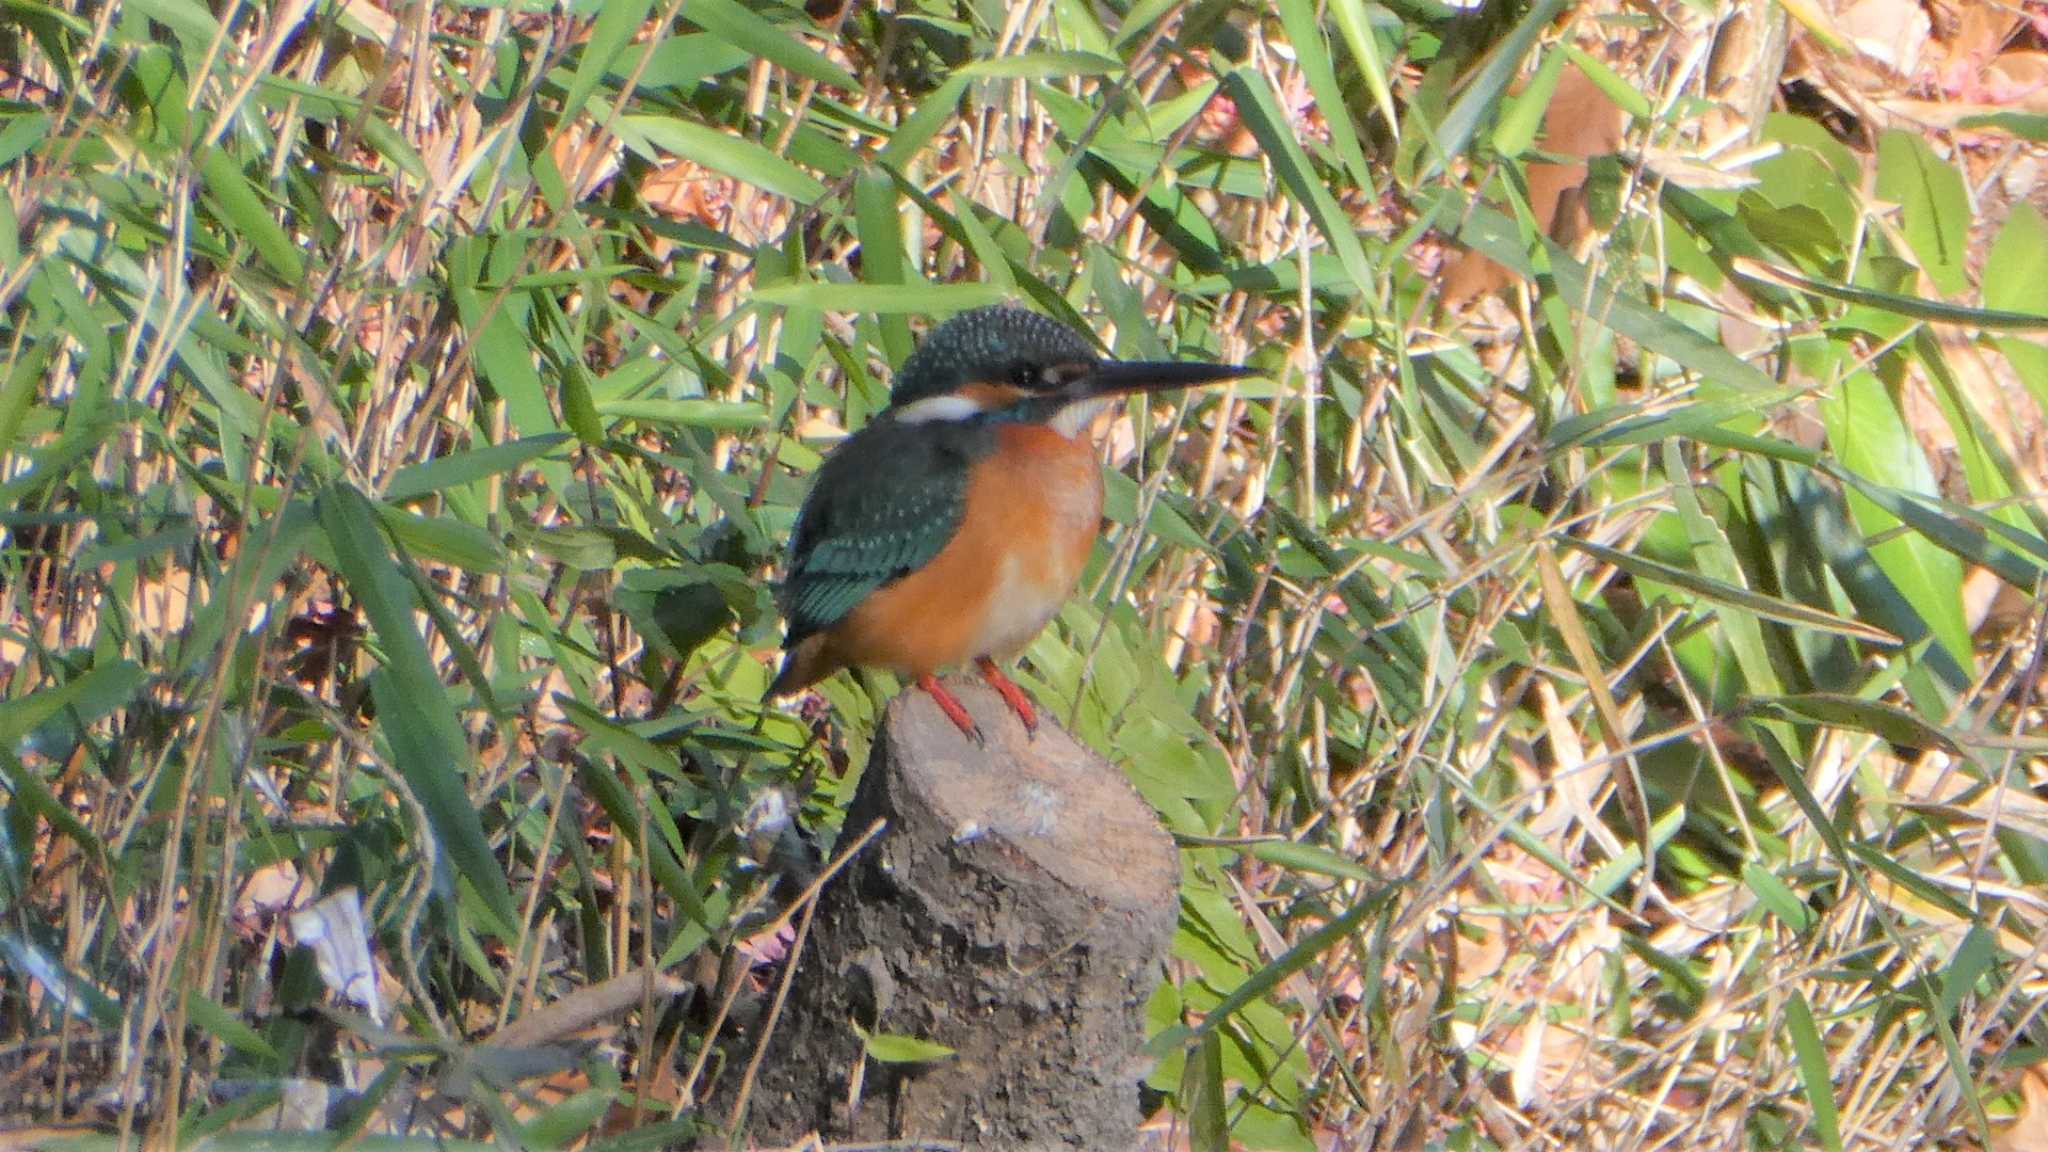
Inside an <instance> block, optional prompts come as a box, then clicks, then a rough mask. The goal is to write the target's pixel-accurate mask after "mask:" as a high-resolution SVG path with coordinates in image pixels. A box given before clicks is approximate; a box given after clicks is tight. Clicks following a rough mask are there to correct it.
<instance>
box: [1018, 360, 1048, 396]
mask: <svg viewBox="0 0 2048 1152" xmlns="http://www.w3.org/2000/svg"><path fill="white" fill-rule="evenodd" d="M1044 375H1045V374H1044V373H1043V372H1041V371H1040V370H1039V369H1038V368H1036V367H1035V366H1033V365H1032V364H1031V363H1030V362H1028V361H1026V362H1023V363H1020V364H1018V365H1017V366H1016V367H1014V368H1011V369H1010V382H1011V383H1013V384H1015V385H1016V386H1017V387H1019V388H1029V389H1031V390H1032V391H1037V390H1038V389H1040V388H1043V387H1045V379H1044Z"/></svg>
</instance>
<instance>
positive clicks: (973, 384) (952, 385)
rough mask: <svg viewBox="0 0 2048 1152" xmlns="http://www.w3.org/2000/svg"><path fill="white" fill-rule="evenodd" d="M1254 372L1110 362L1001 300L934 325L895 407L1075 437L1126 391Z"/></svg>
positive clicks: (1070, 333)
mask: <svg viewBox="0 0 2048 1152" xmlns="http://www.w3.org/2000/svg"><path fill="white" fill-rule="evenodd" d="M1249 375H1251V370H1250V369H1247V368H1242V367H1239V366H1237V365H1234V364H1205V363H1200V362H1182V361H1140V360H1111V359H1106V358H1104V357H1101V356H1098V355H1097V354H1096V352H1095V348H1094V346H1093V345H1091V344H1090V343H1089V342H1088V341H1087V339H1085V338H1084V337H1083V336H1082V335H1081V334H1080V333H1078V332H1076V331H1074V330H1073V329H1071V328H1069V327H1067V326H1066V325H1064V324H1061V323H1060V322H1059V321H1057V320H1053V319H1051V318H1049V317H1046V316H1041V315H1039V314H1038V313H1036V312H1031V311H1027V310H1025V309H1023V308H1019V307H1016V306H1015V305H1011V304H996V305H992V306H990V307H987V308H976V309H974V310H973V311H971V312H962V313H960V314H959V315H957V316H955V317H953V318H952V319H950V320H947V321H946V322H945V323H943V324H940V325H939V326H938V327H937V328H934V329H932V331H931V334H930V335H928V336H926V337H925V339H924V343H922V344H920V345H918V348H917V351H915V352H913V353H911V354H910V359H908V360H906V361H904V362H903V369H902V371H900V372H898V373H897V374H896V384H895V387H894V388H892V389H891V390H890V393H889V411H890V412H891V413H892V414H893V415H894V416H895V418H896V419H897V420H899V421H902V422H904V423H912V424H916V423H924V422H927V421H934V420H970V419H974V418H977V417H981V416H984V415H990V414H998V413H1000V414H1002V415H1003V416H1004V417H1006V418H1009V419H1016V420H1024V421H1030V422H1033V423H1044V424H1050V425H1051V426H1053V427H1054V428H1056V429H1058V430H1059V431H1060V432H1062V433H1064V434H1065V435H1068V436H1073V435H1077V434H1078V433H1079V432H1080V431H1081V429H1083V428H1085V427H1087V425H1088V421H1089V420H1090V419H1091V418H1092V417H1093V416H1094V415H1095V413H1096V412H1098V411H1100V410H1101V409H1102V407H1103V406H1104V405H1106V404H1108V403H1109V402H1110V401H1111V400H1113V399H1115V398H1116V397H1117V396H1121V395H1125V394H1128V393H1132V392H1160V391H1167V390H1170V389H1175V388H1187V387H1190V386H1193V385H1196V384H1208V383H1211V382H1214V381H1218V380H1231V379H1235V378H1237V377H1240V376H1249Z"/></svg>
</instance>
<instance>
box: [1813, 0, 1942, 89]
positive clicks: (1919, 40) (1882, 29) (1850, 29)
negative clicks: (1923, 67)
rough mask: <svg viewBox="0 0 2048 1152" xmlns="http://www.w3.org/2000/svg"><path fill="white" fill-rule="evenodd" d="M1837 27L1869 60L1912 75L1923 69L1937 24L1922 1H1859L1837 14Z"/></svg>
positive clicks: (1905, 74)
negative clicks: (1922, 60)
mask: <svg viewBox="0 0 2048 1152" xmlns="http://www.w3.org/2000/svg"><path fill="white" fill-rule="evenodd" d="M1835 28H1836V30H1837V31H1839V32H1840V33H1841V34H1842V35H1843V36H1844V37H1846V38H1847V39H1848V41H1849V42H1850V43H1851V44H1853V45H1855V47H1856V50H1857V51H1858V52H1860V53H1862V54H1863V56H1864V57H1865V58H1866V59H1867V60H1871V61H1874V62H1876V63H1878V64H1882V65H1883V66H1884V67H1886V68H1888V69H1890V70H1891V72H1892V73H1893V74H1894V75H1897V76H1911V75H1913V74H1915V73H1917V72H1918V71H1920V59H1921V54H1922V53H1923V52H1924V51H1925V50H1926V48H1927V40H1928V37H1929V35H1930V34H1931V33H1932V32H1933V30H1934V25H1933V22H1932V21H1931V20H1929V19H1928V17H1927V12H1926V10H1925V9H1923V8H1921V7H1920V3H1919V0H1857V2H1856V3H1854V4H1851V5H1849V6H1848V7H1846V8H1843V9H1841V10H1840V12H1839V13H1837V15H1836V16H1835Z"/></svg>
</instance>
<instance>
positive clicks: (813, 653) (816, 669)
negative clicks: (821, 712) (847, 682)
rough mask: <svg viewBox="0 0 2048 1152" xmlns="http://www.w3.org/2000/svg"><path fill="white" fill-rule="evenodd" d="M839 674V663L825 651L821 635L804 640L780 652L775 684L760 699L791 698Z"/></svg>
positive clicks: (769, 686)
mask: <svg viewBox="0 0 2048 1152" xmlns="http://www.w3.org/2000/svg"><path fill="white" fill-rule="evenodd" d="M838 670H839V665H838V663H837V662H835V661H834V660H832V659H831V657H830V656H829V655H828V654H827V653H826V651H825V637H824V636H823V635H822V634H819V635H812V636H806V637H804V638H803V639H802V640H799V641H797V642H796V644H795V646H793V647H790V648H786V649H784V650H783V653H782V668H781V670H780V671H778V672H776V673H775V679H774V681H773V682H772V683H770V684H769V685H768V691H767V692H766V693H764V694H763V695H762V697H761V698H762V699H763V700H774V699H777V698H779V697H783V696H794V695H795V694H797V693H798V692H801V691H803V690H804V689H806V688H809V687H810V686H811V685H813V684H816V683H817V682H818V681H820V680H823V679H824V678H825V677H827V676H830V675H831V674H832V673H834V672H837V671H838Z"/></svg>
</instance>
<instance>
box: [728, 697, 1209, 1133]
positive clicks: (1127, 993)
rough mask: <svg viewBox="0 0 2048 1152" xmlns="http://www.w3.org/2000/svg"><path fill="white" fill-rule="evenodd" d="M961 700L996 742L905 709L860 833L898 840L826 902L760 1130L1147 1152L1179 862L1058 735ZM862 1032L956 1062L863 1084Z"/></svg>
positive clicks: (774, 1045) (925, 704)
mask: <svg viewBox="0 0 2048 1152" xmlns="http://www.w3.org/2000/svg"><path fill="white" fill-rule="evenodd" d="M947 686H948V687H949V688H950V689H951V690H952V691H953V693H954V694H955V695H956V696H958V697H959V699H960V701H961V702H962V703H963V704H965V705H966V707H967V709H968V711H969V713H970V714H972V715H973V717H974V718H975V720H976V722H977V723H978V724H979V725H980V727H981V731H982V734H983V737H984V741H985V743H984V744H982V745H981V746H979V747H977V746H976V745H975V743H974V742H973V741H971V740H970V739H968V738H967V737H966V736H964V735H963V734H962V733H961V732H960V730H959V729H958V728H956V727H955V726H954V725H953V724H952V722H951V721H949V720H947V719H946V717H945V715H944V714H943V713H941V712H940V711H939V708H938V705H937V704H936V703H934V702H933V700H932V699H931V697H930V696H928V695H926V694H925V693H923V692H917V691H910V692H905V693H903V694H901V695H899V696H898V697H897V698H896V699H895V700H894V701H892V702H891V703H890V705H889V708H888V712H887V714H886V715H885V717H884V719H883V723H882V730H881V732H880V734H879V736H878V738H877V740H876V743H875V752H874V755H873V757H872V758H871V759H870V760H869V762H868V766H867V771H866V773H865V774H864V775H863V776H862V778H861V781H860V785H859V787H858V789H857V790H856V792H855V797H854V802H853V807H852V810H851V812H850V813H849V814H848V816H847V819H846V825H845V828H846V832H845V835H846V836H848V837H852V836H858V835H860V834H861V833H863V832H864V831H866V830H867V829H868V828H869V827H870V826H871V825H872V824H873V823H874V821H875V820H876V819H877V818H878V817H879V818H883V819H886V820H887V821H888V827H887V830H886V831H885V832H883V833H882V834H881V835H880V836H879V837H878V838H877V839H876V840H875V842H874V843H872V844H870V845H868V847H867V848H866V849H865V850H864V851H863V852H862V853H861V854H860V855H859V856H858V857H857V858H856V859H855V860H854V861H853V863H852V864H851V866H850V867H849V868H848V870H847V872H846V873H845V874H843V875H841V876H839V877H838V878H836V879H835V880H833V881H832V883H831V884H830V886H828V887H827V888H826V890H825V892H824V895H823V896H822V898H821V901H820V904H819V908H818V912H817V915H816V918H815V920H814V921H813V923H812V926H811V932H810V937H809V940H808V942H807V944H806V945H805V947H804V950H803V953H802V955H801V956H800V957H799V958H798V960H797V963H798V964H799V968H798V970H797V972H796V975H795V979H794V982H793V983H792V984H791V987H790V993H789V999H788V1002H787V1004H786V1005H785V1007H784V1010H783V1013H782V1017H781V1021H780V1023H779V1024H778V1025H777V1027H776V1029H775V1032H774V1033H773V1035H772V1037H771V1039H770V1042H769V1050H768V1053H767V1058H766V1059H765V1060H764V1061H763V1063H762V1065H761V1072H760V1076H759V1079H758V1082H757V1084H756V1086H755V1089H754V1092H753V1096H752V1099H751V1102H750V1108H749V1115H748V1118H747V1120H746V1122H745V1127H746V1130H747V1132H748V1134H749V1136H750V1137H751V1139H752V1141H753V1143H754V1144H755V1145H756V1146H772V1145H773V1144H776V1143H778V1142H779V1143H782V1144H788V1143H791V1142H794V1141H795V1140H797V1139H799V1138H801V1137H803V1136H804V1135H806V1134H808V1133H811V1132H818V1133H820V1134H821V1135H823V1136H824V1138H825V1139H826V1140H827V1141H901V1140H917V1139H923V1140H931V1141H935V1142H943V1143H945V1144H957V1145H959V1146H960V1147H963V1148H974V1149H983V1148H986V1149H1004V1150H1005V1152H1036V1150H1038V1149H1084V1150H1087V1152H1096V1150H1100V1152H1126V1150H1127V1149H1130V1148H1131V1147H1133V1146H1134V1145H1135V1144H1136V1130H1137V1125H1138V1122H1139V1119H1140V1117H1139V1110H1138V1081H1139V1079H1140V1078H1141V1077H1142V1076H1143V1075H1144V1073H1145V1070H1146V1069H1145V1065H1144V1063H1143V1061H1142V1059H1141V1048H1142V1046H1143V1044H1144V1039H1145V1004H1146V1001H1147V1000H1148V999H1149V998H1150V996H1151V995H1152V991H1153V989H1154V988H1155V987H1156V986H1157V985H1158V982H1159V977H1160V974H1161V969H1162V963H1163V961H1164V960H1165V958H1166V956H1167V953H1168V950H1169V948H1170V947H1171V944H1172V939H1173V931H1174V926H1175V924H1176V923H1177V921H1178V914H1179V883H1180V861H1179V853H1178V852H1177V851H1176V850H1175V848H1174V844H1173V840H1172V838H1171V837H1169V836H1168V835H1167V833H1166V830H1165V829H1164V828H1163V827H1161V825H1160V823H1159V820H1158V817H1157V816H1156V815H1155V814H1154V813H1153V811H1152V809H1151V807H1150V806H1149V805H1147V804H1146V803H1145V801H1144V800H1143V799H1142V798H1141V797H1140V796H1139V795H1138V792H1137V790H1136V789H1135V788H1133V787H1132V786H1131V784H1130V782H1129V781H1128V780H1127V779H1126V778H1125V777H1124V775H1123V773H1122V772H1119V771H1117V770H1116V769H1115V768H1113V767H1111V766H1110V765H1108V764H1106V763H1104V762H1103V760H1102V759H1101V758H1100V757H1098V756H1096V755H1095V754H1094V753H1093V752H1091V751H1089V750H1088V749H1087V748H1085V747H1083V746H1082V745H1081V744H1080V743H1078V742H1077V741H1075V740H1074V738H1073V737H1072V736H1070V735H1069V734H1068V733H1067V732H1066V731H1064V730H1063V729H1061V728H1060V727H1059V726H1058V725H1057V724H1055V723H1054V722H1053V721H1052V720H1051V719H1050V718H1041V720H1040V722H1039V726H1038V732H1037V734H1036V735H1035V736H1030V735H1027V734H1026V733H1025V731H1024V726H1023V724H1022V723H1020V722H1019V721H1018V719H1017V717H1016V716H1015V715H1014V714H1013V713H1011V712H1010V710H1009V709H1008V707H1007V706H1005V705H1004V704H1003V702H1002V700H1001V698H1000V697H998V696H997V695H996V694H995V693H994V692H993V691H992V690H990V689H988V688H987V687H985V686H984V685H982V684H981V682H980V681H978V680H972V681H970V680H966V679H959V680H949V681H948V682H947ZM856 1025H858V1026H859V1028H861V1029H864V1030H866V1031H867V1032H868V1033H870V1034H877V1033H880V1034H888V1035H894V1036H909V1037H915V1038H917V1039H920V1040H926V1041H931V1042H933V1043H936V1044H942V1045H945V1046H946V1047H948V1048H951V1049H953V1050H954V1053H955V1055H953V1056H951V1057H948V1058H944V1059H940V1060H935V1061H931V1062H927V1063H922V1064H914V1065H910V1064H889V1063H882V1062H880V1061H876V1060H872V1059H869V1060H866V1061H865V1065H864V1066H863V1059H864V1056H863V1041H862V1038H861V1036H860V1034H859V1033H858V1032H856V1030H855V1026H856ZM726 1079H727V1082H728V1084H729V1082H730V1080H731V1079H732V1077H731V1076H730V1075H728V1077H727V1078H726ZM856 1084H857V1085H858V1087H857V1089H856V1087H855V1086H856ZM856 1094H857V1097H858V1098H857V1100H854V1101H853V1102H852V1103H851V1105H849V1100H850V1098H851V1097H854V1096H855V1095H856Z"/></svg>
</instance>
